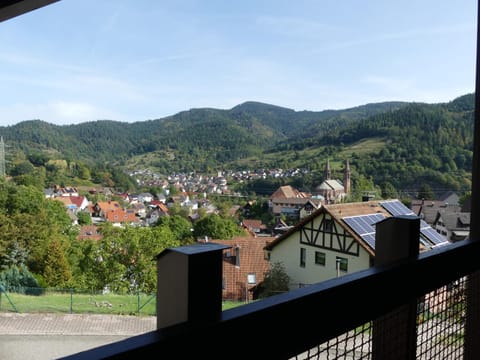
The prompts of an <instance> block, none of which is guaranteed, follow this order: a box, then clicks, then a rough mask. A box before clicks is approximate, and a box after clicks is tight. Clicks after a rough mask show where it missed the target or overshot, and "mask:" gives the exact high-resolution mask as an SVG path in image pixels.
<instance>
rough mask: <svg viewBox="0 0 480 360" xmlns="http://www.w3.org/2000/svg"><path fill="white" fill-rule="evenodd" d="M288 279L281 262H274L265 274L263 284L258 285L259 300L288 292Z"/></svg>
mask: <svg viewBox="0 0 480 360" xmlns="http://www.w3.org/2000/svg"><path fill="white" fill-rule="evenodd" d="M289 284H290V277H289V276H288V274H287V272H286V271H285V267H284V265H283V263H281V262H274V263H272V264H271V265H270V270H268V271H267V273H266V274H265V278H264V279H263V282H262V283H261V284H259V288H260V289H259V298H266V297H269V296H272V295H276V294H279V293H283V292H287V291H289Z"/></svg>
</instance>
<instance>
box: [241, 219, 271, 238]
mask: <svg viewBox="0 0 480 360" xmlns="http://www.w3.org/2000/svg"><path fill="white" fill-rule="evenodd" d="M240 225H241V226H242V227H243V228H244V229H246V230H247V231H248V232H249V233H250V234H252V235H253V236H259V235H261V234H265V233H266V231H267V226H266V225H265V224H263V223H262V220H256V219H243V220H242V222H241V224H240Z"/></svg>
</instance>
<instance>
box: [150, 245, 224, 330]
mask: <svg viewBox="0 0 480 360" xmlns="http://www.w3.org/2000/svg"><path fill="white" fill-rule="evenodd" d="M228 248H230V246H227V245H222V244H214V243H196V244H193V245H186V246H179V247H176V248H169V249H166V250H164V251H163V252H161V253H160V254H159V255H157V329H162V328H165V327H167V326H170V325H176V324H179V323H184V322H189V323H201V322H215V321H217V320H219V319H220V315H221V311H222V259H223V256H222V255H223V249H228Z"/></svg>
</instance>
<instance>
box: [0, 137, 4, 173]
mask: <svg viewBox="0 0 480 360" xmlns="http://www.w3.org/2000/svg"><path fill="white" fill-rule="evenodd" d="M0 176H1V177H5V143H4V142H3V136H0Z"/></svg>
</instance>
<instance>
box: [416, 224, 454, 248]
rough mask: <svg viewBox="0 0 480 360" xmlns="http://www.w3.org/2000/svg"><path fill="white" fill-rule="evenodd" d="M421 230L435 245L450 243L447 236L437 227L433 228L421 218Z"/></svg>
mask: <svg viewBox="0 0 480 360" xmlns="http://www.w3.org/2000/svg"><path fill="white" fill-rule="evenodd" d="M420 232H421V233H422V235H423V236H425V237H426V238H427V239H428V240H429V241H430V242H432V243H433V244H434V245H440V244H443V243H448V240H447V239H446V238H445V236H443V235H441V234H439V233H438V232H437V231H436V230H435V229H433V228H432V227H431V226H430V225H428V224H427V223H426V222H425V221H423V220H420Z"/></svg>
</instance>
